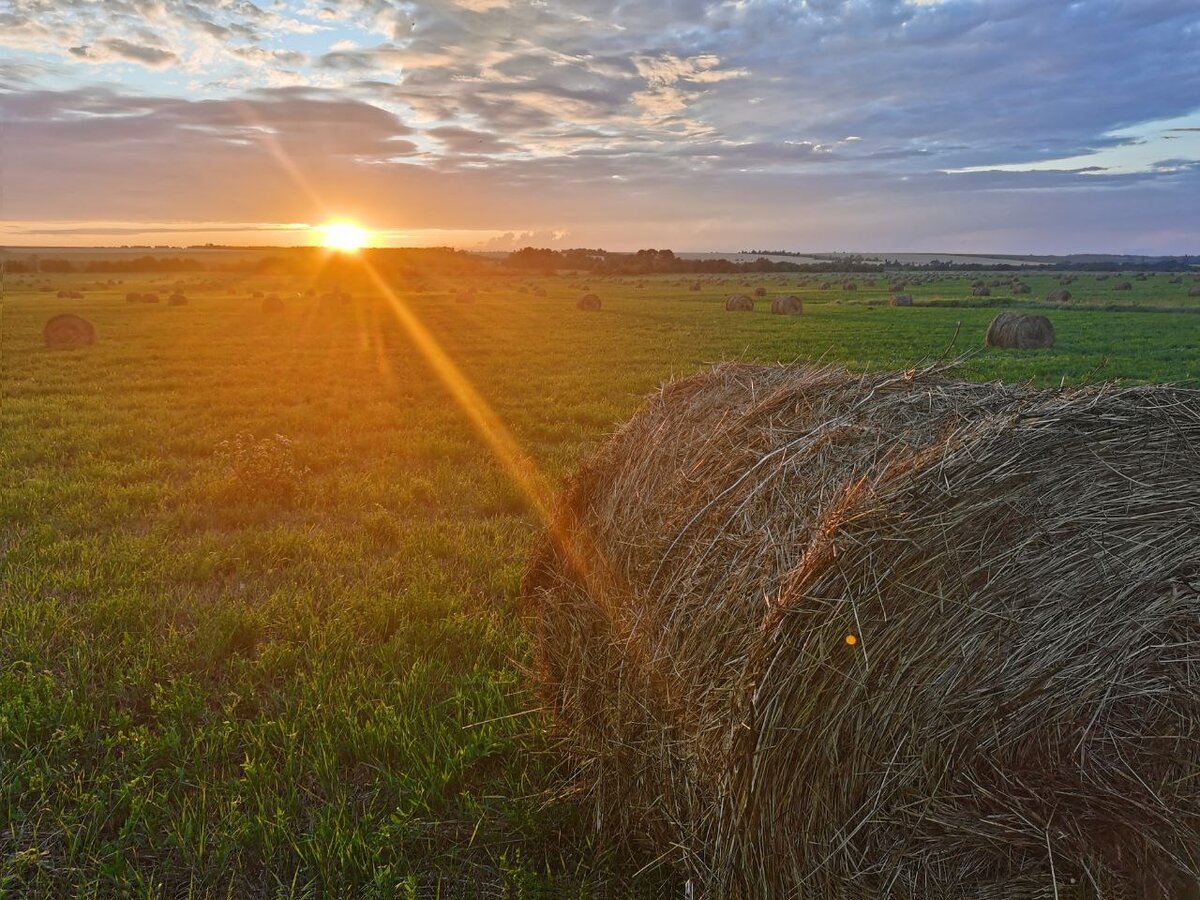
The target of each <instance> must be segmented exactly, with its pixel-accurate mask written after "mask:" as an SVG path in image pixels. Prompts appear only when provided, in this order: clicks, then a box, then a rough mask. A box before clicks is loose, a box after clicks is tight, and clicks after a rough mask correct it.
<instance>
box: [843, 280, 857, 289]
mask: <svg viewBox="0 0 1200 900" xmlns="http://www.w3.org/2000/svg"><path fill="white" fill-rule="evenodd" d="M842 290H843V291H857V290H858V285H857V284H855V283H854V282H853V281H847V282H845V283H843V284H842Z"/></svg>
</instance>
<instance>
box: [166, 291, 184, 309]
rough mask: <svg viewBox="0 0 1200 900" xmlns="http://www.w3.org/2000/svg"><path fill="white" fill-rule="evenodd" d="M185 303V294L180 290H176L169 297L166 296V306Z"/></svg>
mask: <svg viewBox="0 0 1200 900" xmlns="http://www.w3.org/2000/svg"><path fill="white" fill-rule="evenodd" d="M187 304H188V298H187V295H186V294H184V293H181V292H180V291H176V292H175V293H174V294H172V295H171V296H170V297H168V298H167V305H168V306H187Z"/></svg>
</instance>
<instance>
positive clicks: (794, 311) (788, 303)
mask: <svg viewBox="0 0 1200 900" xmlns="http://www.w3.org/2000/svg"><path fill="white" fill-rule="evenodd" d="M771 312H773V313H774V314H775V315H777V316H800V315H803V314H804V301H802V300H801V299H800V298H799V297H797V296H795V295H794V294H788V295H787V296H785V297H776V298H775V299H774V300H772V301H771Z"/></svg>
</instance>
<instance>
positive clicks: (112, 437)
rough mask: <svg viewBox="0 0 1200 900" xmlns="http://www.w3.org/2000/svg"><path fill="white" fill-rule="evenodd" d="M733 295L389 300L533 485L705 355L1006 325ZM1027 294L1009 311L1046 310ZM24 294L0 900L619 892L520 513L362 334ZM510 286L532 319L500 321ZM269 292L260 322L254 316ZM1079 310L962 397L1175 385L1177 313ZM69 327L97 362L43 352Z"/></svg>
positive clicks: (1180, 347) (863, 355) (396, 341)
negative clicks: (554, 796)
mask: <svg viewBox="0 0 1200 900" xmlns="http://www.w3.org/2000/svg"><path fill="white" fill-rule="evenodd" d="M47 280H53V283H54V287H55V289H56V290H57V289H58V288H62V287H74V286H85V287H86V286H90V281H89V279H86V278H83V277H79V276H72V277H62V276H59V277H55V278H53V279H46V278H42V279H39V281H43V282H44V281H47ZM746 280H747V279H735V280H733V281H731V282H730V283H729V284H724V285H719V284H709V283H707V282H706V283H705V287H704V289H703V290H702V291H699V292H690V291H688V290H687V288H686V287H681V286H679V284H678V279H673V280H669V279H653V278H651V279H627V280H624V281H619V282H618V281H603V280H598V279H595V278H592V279H590V280H588V282H587V283H588V284H590V287H591V289H592V290H593V291H594V292H596V293H597V294H599V295H600V296H601V298H602V299H603V302H604V308H603V310H601V311H600V312H598V313H581V312H578V311H577V310H575V308H574V305H573V301H574V299H575V298H576V297H577V296H578V295H579V294H580V293H582V290H581V285H582V284H583V283H584V281H583V279H562V278H554V279H548V278H536V279H526V278H507V279H503V278H497V279H489V280H486V281H481V282H480V284H479V287H481V288H483V289H484V292H483V293H481V294H480V295H479V297H478V300H477V301H476V302H475V303H473V304H469V305H459V304H455V303H454V302H452V301H453V296H454V290H452V286H451V285H441V286H437V285H435V290H433V291H431V292H429V293H423V294H415V295H411V296H405V302H406V303H407V304H408V305H409V306H410V308H411V309H412V310H413V311H414V313H415V314H416V315H417V316H418V317H419V318H420V319H421V320H422V321H423V322H424V323H425V325H426V326H427V327H428V328H429V329H430V331H431V332H432V333H433V334H434V335H435V336H436V338H437V340H438V341H439V343H440V344H441V346H442V347H443V348H444V349H445V350H446V351H447V353H448V354H449V355H450V356H451V357H452V358H453V359H454V360H456V361H457V362H458V364H459V365H460V366H461V368H462V369H463V371H464V372H465V374H466V375H467V376H468V377H469V378H470V380H471V381H472V382H473V383H474V385H475V386H476V387H477V389H478V390H479V392H480V393H481V394H482V395H483V397H484V398H485V400H486V401H487V403H489V404H490V405H491V406H492V407H493V408H494V409H495V411H496V412H497V413H498V415H499V416H500V417H501V418H502V419H503V420H504V421H505V422H506V423H507V424H508V426H509V427H510V428H511V429H512V431H513V433H514V435H515V437H516V439H517V441H518V442H519V443H520V445H521V446H522V447H523V448H525V450H527V451H528V452H529V453H530V454H531V455H532V457H533V458H534V459H535V460H536V461H537V463H538V465H539V467H540V468H541V469H542V471H543V472H544V473H545V474H546V475H547V477H548V478H550V479H551V480H552V481H556V482H561V481H562V480H563V479H565V478H566V477H568V476H569V474H570V473H571V472H572V471H573V469H574V467H575V466H576V465H577V464H578V462H579V461H580V459H581V458H582V457H583V456H584V455H585V454H586V453H587V452H588V451H589V450H590V449H591V448H593V447H594V446H595V445H596V444H597V443H598V442H599V441H601V440H602V439H603V437H604V435H605V434H606V433H608V432H610V431H611V430H612V429H613V428H615V427H616V425H617V424H618V423H619V422H621V421H622V420H624V419H625V418H627V417H628V416H629V415H630V414H631V413H632V412H633V410H634V409H635V408H636V407H637V404H638V402H639V399H640V397H641V396H642V395H643V394H644V393H646V392H647V391H648V390H650V389H652V388H653V387H654V386H655V385H657V384H658V383H660V382H661V381H662V380H663V379H665V378H668V377H670V376H672V375H680V374H686V373H689V372H692V371H695V370H696V369H697V368H698V367H699V366H701V365H704V364H706V363H709V362H713V361H716V360H719V359H728V358H742V359H752V360H770V361H774V360H788V361H790V360H795V359H816V358H822V359H825V360H827V361H835V362H841V363H845V364H846V365H848V366H851V367H854V368H858V369H865V368H872V369H877V368H884V367H897V366H909V365H913V364H916V363H917V362H919V361H920V360H922V359H926V358H929V357H937V356H940V355H942V354H943V353H944V352H945V351H946V348H947V346H948V345H949V344H950V342H951V339H952V336H953V335H954V333H955V330H956V328H958V327H959V326H958V323H961V332H960V335H959V339H958V345H957V349H964V348H974V347H977V346H978V345H979V344H980V342H981V339H982V334H983V330H984V328H985V326H986V324H987V322H988V321H989V320H990V318H991V317H992V316H993V315H994V314H995V312H996V310H995V309H984V308H944V307H938V306H917V307H913V308H907V309H890V308H887V307H876V306H869V305H865V304H864V303H863V302H861V301H863V300H864V299H869V298H870V297H872V296H876V297H884V296H886V288H885V287H883V286H882V282H881V287H880V288H879V289H878V290H877V291H875V292H874V293H872V292H869V291H866V290H862V289H860V291H859V292H857V293H856V294H854V295H849V294H843V293H842V292H840V291H831V292H819V291H815V290H805V291H802V292H801V293H802V295H803V296H804V299H805V302H806V310H805V315H804V316H803V317H801V318H795V319H793V318H785V317H776V316H771V315H769V314H767V313H766V312H765V309H764V307H765V305H766V304H765V303H764V302H763V301H761V300H760V301H759V302H758V310H756V312H754V313H751V314H728V313H725V312H724V311H723V309H722V305H721V302H722V299H723V298H724V296H725V295H727V294H728V293H730V292H733V291H734V290H743V288H741V284H742V283H743V282H744V281H746ZM1026 280H1027V281H1028V282H1029V283H1030V284H1031V285H1032V286H1033V288H1034V294H1033V297H1034V298H1039V297H1042V296H1044V294H1045V293H1046V292H1047V291H1048V290H1049V289H1050V287H1051V286H1052V285H1053V284H1054V282H1053V280H1052V279H1050V278H1048V277H1046V276H1030V277H1028V278H1027V279H1026ZM1084 280H1086V278H1085V279H1080V281H1081V282H1082V281H1084ZM30 281H31V280H29V279H27V280H26V281H25V283H24V284H22V285H21V286H20V288H19V289H18V290H17V291H16V292H10V294H9V296H8V298H7V300H6V302H5V305H4V309H3V338H2V350H3V358H2V362H0V366H2V369H0V376H2V382H0V388H2V392H3V393H2V397H0V402H2V406H0V549H2V551H3V554H2V561H0V591H2V595H0V819H2V820H3V823H4V828H3V831H2V832H0V896H4V897H26V896H33V897H37V896H41V897H60V896H76V895H79V896H114V895H119V896H145V897H160V896H161V897H167V896H194V897H203V896H213V897H217V896H221V897H224V896H230V895H232V896H246V895H259V896H279V897H300V896H335V895H341V896H348V897H390V896H405V895H406V892H407V893H409V894H411V895H414V896H415V894H416V892H417V891H418V889H419V888H421V887H422V885H427V884H428V882H429V881H431V880H433V879H436V878H438V877H444V878H446V879H451V880H454V879H458V880H465V881H467V882H470V881H473V880H476V879H484V880H489V881H494V882H502V883H506V884H510V885H517V886H518V887H519V888H520V889H521V890H528V891H533V890H536V889H537V888H538V887H539V886H542V887H544V886H546V885H549V884H552V883H553V882H554V881H555V880H556V879H568V880H572V881H580V880H582V881H587V880H588V879H593V878H598V877H602V876H603V875H604V874H606V873H608V872H610V871H612V870H613V868H614V867H619V866H620V865H621V864H622V863H623V862H626V861H620V860H609V859H607V858H605V856H604V848H599V847H594V846H592V845H591V843H590V842H589V839H588V833H587V828H586V823H583V822H579V821H577V819H576V817H575V815H574V813H573V810H572V808H571V805H570V802H569V800H551V799H548V795H547V792H548V790H549V789H550V788H551V786H552V785H553V784H554V783H555V778H554V766H555V764H556V759H555V756H554V752H553V748H552V746H550V745H549V743H548V741H547V738H546V737H545V733H544V728H545V722H544V721H543V720H542V718H541V716H540V715H539V714H538V712H537V711H536V706H537V701H536V698H535V697H534V696H533V695H532V694H531V693H530V690H529V686H528V684H527V682H526V680H525V678H524V676H523V674H522V665H523V662H524V661H525V660H526V658H527V653H528V647H527V645H526V639H525V637H524V634H523V632H522V629H521V626H520V623H519V621H518V617H517V605H516V598H517V591H518V584H519V578H520V572H521V568H522V564H523V560H524V558H525V555H526V553H527V551H528V548H529V546H530V544H531V542H532V540H533V539H534V536H535V535H536V532H537V522H536V520H535V516H534V515H533V513H532V512H531V510H530V507H529V504H528V503H527V501H526V498H525V496H524V495H523V494H522V492H521V491H520V490H519V489H518V488H517V487H516V486H514V484H513V483H512V482H511V481H510V480H509V478H508V477H507V476H506V475H505V472H504V469H503V468H502V467H501V466H500V465H499V464H498V463H497V461H496V460H495V459H494V458H493V457H492V455H491V454H490V453H489V452H488V451H487V450H486V449H485V446H484V444H483V443H482V442H481V441H480V440H479V439H478V437H477V436H476V435H475V433H474V432H473V431H472V429H471V427H470V425H469V424H468V421H467V419H466V417H465V416H464V415H463V414H462V411H461V410H460V409H459V408H458V406H457V405H456V404H455V403H454V402H453V400H452V398H451V395H450V394H449V393H448V392H447V391H446V390H445V389H444V388H443V387H442V386H441V384H440V383H439V380H438V378H437V377H436V376H435V374H434V373H433V371H432V370H431V369H430V367H429V366H428V365H427V364H426V362H425V360H424V359H423V357H422V355H421V354H420V353H419V352H418V350H417V349H416V348H415V347H414V346H413V344H412V343H411V342H410V341H409V339H408V337H407V336H406V334H405V333H404V331H403V330H402V329H401V327H400V326H399V325H398V324H397V322H396V319H395V317H394V315H393V314H392V313H391V311H390V310H389V309H388V307H387V305H386V304H385V303H383V302H382V301H380V300H377V299H373V298H369V297H364V296H362V295H360V296H359V297H358V299H356V300H355V302H354V303H353V304H352V305H351V306H350V307H349V308H347V309H345V310H340V311H335V312H320V311H318V309H317V307H316V302H315V301H314V300H311V299H303V298H297V297H295V296H291V295H293V294H295V293H296V290H297V289H299V288H300V287H303V286H302V285H291V284H283V283H282V280H281V279H260V280H258V281H253V280H249V281H242V282H238V283H237V284H236V285H234V284H233V283H229V284H228V285H226V287H223V288H222V289H220V290H213V291H208V292H194V291H193V292H190V293H191V297H192V302H191V303H190V305H188V306H184V307H167V306H166V305H165V304H160V305H142V304H127V303H125V302H124V299H123V298H124V294H125V292H126V291H128V290H147V289H157V290H159V291H160V293H164V295H165V288H164V286H163V284H161V283H159V284H154V283H151V282H149V281H147V280H142V281H131V280H127V282H126V283H125V284H123V285H121V286H120V287H119V288H118V287H115V286H114V287H113V288H112V289H109V290H87V291H85V297H84V299H83V300H58V299H56V298H55V296H54V294H53V293H49V294H48V293H45V292H33V291H29V290H24V289H23V288H27V287H28V286H29V282H30ZM534 281H536V282H537V283H538V284H540V285H542V286H544V287H545V288H546V291H547V296H545V297H537V296H533V295H531V294H529V293H525V292H523V291H522V290H521V289H522V288H523V287H524V286H525V285H527V284H529V283H531V282H534ZM687 281H690V279H688V280H687ZM781 281H786V282H787V283H788V284H792V283H794V282H795V281H796V279H795V278H794V277H789V278H787V279H780V278H774V277H773V278H768V279H763V280H762V283H764V284H766V285H767V286H768V289H769V290H770V291H771V292H772V293H774V292H777V291H783V290H788V291H789V292H791V290H792V288H791V287H788V286H786V285H785V284H781V283H780V282H781ZM1166 281H1167V280H1166V278H1165V277H1163V276H1159V277H1158V278H1156V279H1154V280H1153V281H1152V282H1151V283H1150V284H1149V285H1147V283H1145V282H1134V284H1135V288H1136V290H1135V291H1133V292H1128V293H1118V294H1117V295H1116V296H1117V297H1119V298H1120V299H1121V302H1122V303H1131V304H1135V305H1136V304H1138V303H1144V304H1146V305H1147V306H1187V305H1188V301H1187V298H1186V293H1187V287H1188V286H1190V284H1191V281H1190V279H1189V280H1188V282H1187V283H1186V284H1185V285H1183V286H1182V287H1181V286H1179V285H1168V284H1167V283H1166ZM641 282H644V283H645V285H646V286H645V287H639V286H637V285H638V284H639V283H641ZM752 283H757V282H752ZM966 283H967V282H966V281H965V280H964V281H963V282H962V284H963V285H965V284H966ZM1110 283H1111V282H1110ZM233 287H236V288H237V289H238V291H239V293H238V294H237V295H236V296H235V295H233V294H232V293H231V290H230V289H229V288H233ZM281 287H282V288H286V289H287V290H288V292H289V299H288V303H289V309H288V311H287V312H286V313H284V314H283V315H281V316H278V317H275V318H269V317H264V316H263V315H262V314H261V313H260V312H259V304H258V301H256V300H252V299H251V298H250V297H249V296H247V294H246V290H248V289H253V288H257V289H262V290H269V289H272V288H274V289H279V288H281ZM1103 287H1104V286H1103V285H1102V284H1099V283H1097V284H1095V285H1091V286H1089V287H1088V291H1084V290H1081V289H1080V284H1079V282H1077V284H1075V285H1072V286H1071V289H1072V291H1073V292H1075V293H1076V294H1077V296H1079V297H1080V300H1079V301H1078V302H1075V303H1073V304H1070V306H1071V307H1072V308H1067V309H1061V310H1055V311H1054V312H1053V313H1052V314H1051V317H1052V319H1053V321H1054V323H1055V326H1056V328H1057V331H1058V341H1059V342H1058V345H1057V346H1056V347H1055V348H1054V349H1053V350H1051V351H1039V352H1033V353H1029V352H1026V353H1021V352H1016V351H989V352H986V353H979V354H978V355H976V356H974V357H973V358H972V359H971V360H969V361H968V362H967V363H966V364H965V365H964V367H963V373H964V376H965V377H970V378H1003V379H1006V380H1025V379H1029V380H1032V381H1034V382H1036V383H1038V384H1043V385H1057V384H1059V383H1063V382H1066V383H1077V382H1079V381H1081V380H1086V379H1094V378H1097V377H1110V378H1121V379H1128V380H1138V381H1166V380H1172V381H1179V380H1186V379H1193V378H1195V377H1196V376H1197V375H1198V374H1200V355H1198V354H1197V352H1196V350H1195V348H1196V347H1197V346H1198V345H1200V341H1198V338H1200V318H1198V317H1196V316H1194V315H1191V314H1188V313H1163V312H1159V313H1155V314H1147V313H1144V312H1104V313H1101V312H1097V311H1095V310H1094V309H1088V308H1083V309H1080V308H1075V307H1078V306H1083V307H1087V306H1088V305H1089V304H1092V301H1091V300H1090V299H1089V297H1088V296H1087V295H1088V292H1089V291H1091V290H1092V288H1095V289H1096V290H1095V293H1096V297H1097V298H1099V297H1101V294H1102V291H1101V289H1102V288H1103ZM913 292H914V293H915V294H916V295H917V297H918V301H921V300H928V301H936V300H938V299H939V298H941V299H948V298H952V297H955V296H961V297H965V296H967V294H969V291H967V290H965V289H963V290H959V289H958V287H957V286H956V285H947V284H936V285H928V286H920V287H917V288H915V289H914V290H913ZM1109 293H1111V291H1108V290H1106V289H1105V290H1104V292H1103V297H1104V299H1105V300H1107V295H1108V294H1109ZM1096 302H1099V301H1098V300H1097V301H1096ZM1192 303H1193V304H1195V303H1196V300H1195V298H1193V300H1192ZM1092 305H1094V304H1092ZM62 311H75V312H79V313H81V314H83V315H85V316H87V317H88V318H90V319H91V320H92V321H93V322H94V323H95V324H96V326H97V330H98V332H99V342H98V343H97V345H96V346H94V347H92V348H88V349H86V350H83V351H77V352H50V351H47V350H45V349H43V348H42V346H41V342H40V329H41V326H42V324H43V323H44V322H45V320H46V319H47V318H49V316H50V315H51V314H53V313H56V312H62ZM1102 364H1103V368H1100V367H1101V365H1102ZM1098 370H1099V374H1097V372H1098ZM239 435H240V436H242V437H241V438H239ZM275 435H282V436H284V437H285V438H286V439H287V442H286V443H285V442H280V441H277V440H275V438H274V436H275ZM247 436H250V437H247ZM252 439H253V440H263V439H265V440H266V443H265V444H263V445H261V446H260V445H257V444H253V443H249V441H251V440H252ZM239 440H240V441H241V442H242V445H243V446H242V449H241V450H237V449H236V447H235V444H236V443H237V442H238V441H239ZM231 442H232V443H231ZM231 447H232V448H234V449H231ZM255 447H257V448H258V450H255V449H254V448H255ZM247 448H250V449H247ZM259 451H261V453H260V454H259V455H260V456H261V458H258V457H256V456H255V454H256V453H258V452H259ZM640 862H642V861H631V864H633V865H637V864H638V863H640Z"/></svg>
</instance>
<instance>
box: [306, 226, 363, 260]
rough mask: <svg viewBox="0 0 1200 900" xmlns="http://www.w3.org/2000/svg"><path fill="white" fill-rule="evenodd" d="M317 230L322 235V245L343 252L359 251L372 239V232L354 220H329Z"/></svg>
mask: <svg viewBox="0 0 1200 900" xmlns="http://www.w3.org/2000/svg"><path fill="white" fill-rule="evenodd" d="M317 231H318V232H319V233H320V235H321V246H322V247H324V248H325V249H327V250H338V251H340V252H342V253H357V252H358V251H359V250H361V249H362V248H363V247H365V246H367V244H368V243H370V241H371V233H370V232H369V231H367V229H365V228H362V227H360V226H358V225H355V224H354V223H353V222H346V221H341V220H339V221H334V222H327V223H325V224H324V225H322V226H321V227H320V228H318V229H317Z"/></svg>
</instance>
